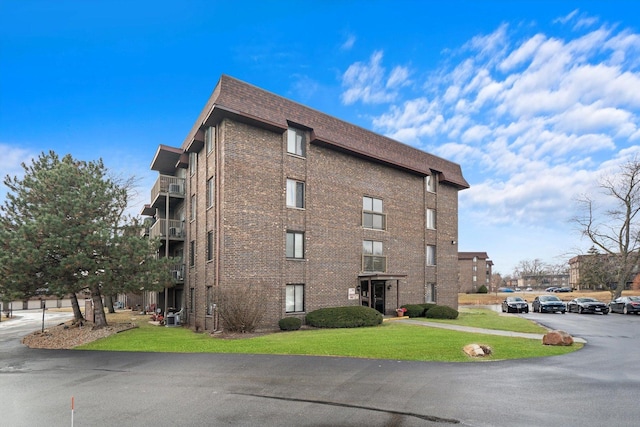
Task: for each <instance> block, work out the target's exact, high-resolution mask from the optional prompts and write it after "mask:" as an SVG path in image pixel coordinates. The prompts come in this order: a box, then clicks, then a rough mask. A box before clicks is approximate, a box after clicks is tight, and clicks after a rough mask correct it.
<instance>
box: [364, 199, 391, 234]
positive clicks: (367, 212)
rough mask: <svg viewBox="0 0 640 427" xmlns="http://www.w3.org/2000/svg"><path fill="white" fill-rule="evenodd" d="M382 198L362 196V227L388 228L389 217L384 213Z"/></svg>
mask: <svg viewBox="0 0 640 427" xmlns="http://www.w3.org/2000/svg"><path fill="white" fill-rule="evenodd" d="M383 206H384V204H383V202H382V199H377V198H375V197H369V196H363V197H362V227H364V228H368V229H372V230H386V229H387V217H386V215H385V214H384V213H383V210H384V209H383Z"/></svg>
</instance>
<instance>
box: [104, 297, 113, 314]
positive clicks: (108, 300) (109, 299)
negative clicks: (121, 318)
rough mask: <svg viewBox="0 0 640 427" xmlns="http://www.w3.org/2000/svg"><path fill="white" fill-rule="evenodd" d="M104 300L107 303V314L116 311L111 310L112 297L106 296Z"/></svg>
mask: <svg viewBox="0 0 640 427" xmlns="http://www.w3.org/2000/svg"><path fill="white" fill-rule="evenodd" d="M104 300H105V301H106V302H107V310H108V311H109V313H115V312H116V310H115V308H113V295H106V296H105V297H104Z"/></svg>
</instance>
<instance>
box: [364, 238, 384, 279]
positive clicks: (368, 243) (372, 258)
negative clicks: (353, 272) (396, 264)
mask: <svg viewBox="0 0 640 427" xmlns="http://www.w3.org/2000/svg"><path fill="white" fill-rule="evenodd" d="M362 270H363V271H381V272H384V271H387V259H386V257H385V256H384V255H383V249H382V242H376V241H374V240H363V241H362Z"/></svg>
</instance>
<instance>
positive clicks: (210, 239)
mask: <svg viewBox="0 0 640 427" xmlns="http://www.w3.org/2000/svg"><path fill="white" fill-rule="evenodd" d="M212 259H213V231H209V232H208V233H207V261H211V260H212Z"/></svg>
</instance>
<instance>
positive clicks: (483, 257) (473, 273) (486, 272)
mask: <svg viewBox="0 0 640 427" xmlns="http://www.w3.org/2000/svg"><path fill="white" fill-rule="evenodd" d="M458 267H459V269H460V272H459V280H458V292H462V293H476V292H478V288H480V287H481V286H482V285H485V286H486V287H487V290H489V291H491V270H492V268H493V261H491V260H490V259H489V255H487V253H486V252H458Z"/></svg>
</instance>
